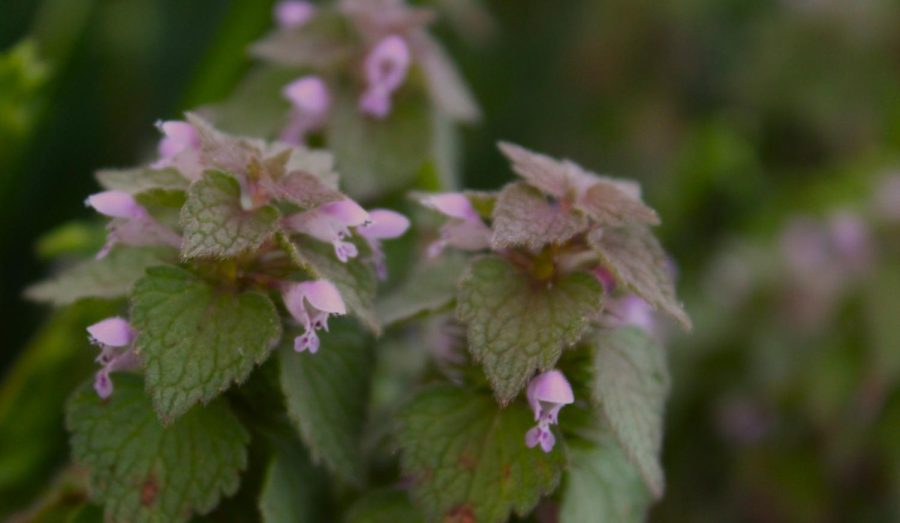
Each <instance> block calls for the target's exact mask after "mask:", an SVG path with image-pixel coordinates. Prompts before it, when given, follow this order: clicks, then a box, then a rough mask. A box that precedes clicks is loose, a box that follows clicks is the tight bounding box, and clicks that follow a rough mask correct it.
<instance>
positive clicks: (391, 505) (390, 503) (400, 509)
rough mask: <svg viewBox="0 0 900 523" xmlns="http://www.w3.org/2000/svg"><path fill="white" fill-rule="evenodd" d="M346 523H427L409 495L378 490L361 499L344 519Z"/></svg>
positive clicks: (392, 490)
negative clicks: (411, 501)
mask: <svg viewBox="0 0 900 523" xmlns="http://www.w3.org/2000/svg"><path fill="white" fill-rule="evenodd" d="M344 521H345V522H346V523H425V518H423V517H422V515H421V514H419V511H418V510H416V507H414V506H413V505H412V503H410V500H409V495H407V493H406V492H404V491H402V490H398V489H382V490H376V491H374V492H371V493H369V494H366V495H365V496H364V497H362V498H360V499H359V500H357V501H356V503H354V504H353V506H351V507H350V509H349V510H348V511H347V515H346V516H345V517H344Z"/></svg>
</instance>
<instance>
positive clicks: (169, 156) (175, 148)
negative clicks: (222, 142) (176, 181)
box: [150, 120, 203, 180]
mask: <svg viewBox="0 0 900 523" xmlns="http://www.w3.org/2000/svg"><path fill="white" fill-rule="evenodd" d="M156 126H157V128H159V130H160V132H161V133H163V138H162V139H161V140H160V141H159V146H158V152H159V160H157V161H156V162H154V163H153V164H151V165H150V167H152V168H154V169H166V168H169V167H172V168H174V169H177V170H178V171H179V172H181V174H182V175H184V177H185V178H187V179H189V180H197V179H199V178H200V175H201V174H202V173H203V166H202V165H201V163H200V135H199V134H198V133H197V130H196V129H194V127H193V126H192V125H191V124H189V123H187V122H180V121H177V120H169V121H166V122H157V123H156Z"/></svg>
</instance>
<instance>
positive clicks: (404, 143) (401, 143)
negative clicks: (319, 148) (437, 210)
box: [326, 89, 432, 200]
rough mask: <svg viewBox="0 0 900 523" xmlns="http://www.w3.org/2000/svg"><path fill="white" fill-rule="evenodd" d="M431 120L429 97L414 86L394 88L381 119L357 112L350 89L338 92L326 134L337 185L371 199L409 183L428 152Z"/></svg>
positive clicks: (428, 154)
mask: <svg viewBox="0 0 900 523" xmlns="http://www.w3.org/2000/svg"><path fill="white" fill-rule="evenodd" d="M431 125H432V122H431V118H430V114H429V105H428V101H427V100H426V99H425V97H424V95H423V93H421V92H418V91H416V90H414V89H403V90H401V91H400V92H399V93H397V95H396V96H395V97H394V107H393V108H392V110H391V113H390V114H389V115H388V116H387V117H386V118H385V119H383V120H379V119H375V118H372V117H369V116H366V115H364V114H362V113H361V112H360V110H359V104H358V101H357V99H356V97H355V96H354V95H353V94H352V93H351V92H347V91H344V92H339V93H337V94H336V96H335V100H334V106H333V108H332V114H331V118H330V119H329V122H328V128H327V130H326V135H327V140H328V148H329V149H331V151H332V152H334V155H335V158H336V159H337V167H338V172H340V173H341V186H342V189H343V190H344V191H346V192H347V194H349V195H350V196H352V197H353V198H355V199H359V200H370V199H373V198H376V197H378V196H381V195H384V194H387V193H390V192H392V191H396V190H398V189H402V188H407V187H409V186H410V184H411V183H412V182H413V181H414V180H415V179H416V175H417V174H418V172H419V170H420V169H421V168H422V166H424V165H425V164H426V162H427V161H428V159H429V156H430V154H431V136H432V127H431Z"/></svg>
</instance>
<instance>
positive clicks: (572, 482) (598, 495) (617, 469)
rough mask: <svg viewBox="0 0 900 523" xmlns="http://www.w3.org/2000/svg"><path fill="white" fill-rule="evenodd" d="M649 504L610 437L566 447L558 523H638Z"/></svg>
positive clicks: (643, 517) (616, 444)
mask: <svg viewBox="0 0 900 523" xmlns="http://www.w3.org/2000/svg"><path fill="white" fill-rule="evenodd" d="M650 502H651V498H650V494H649V493H648V492H647V487H645V486H644V483H643V480H642V479H641V477H640V475H639V474H638V473H637V471H635V469H634V467H633V466H632V465H631V463H630V462H629V461H628V459H627V458H626V457H625V454H624V453H623V452H622V448H621V447H620V446H619V444H618V442H617V441H616V440H615V438H614V437H613V436H612V435H611V434H609V433H604V434H603V435H602V436H601V437H600V439H599V441H597V442H596V443H584V442H581V443H579V444H574V443H573V444H571V445H570V446H569V470H568V474H566V479H565V482H564V484H563V489H562V501H561V503H560V507H559V520H560V523H582V522H584V521H597V522H600V523H605V522H610V523H640V522H642V521H644V520H645V516H646V512H647V508H648V507H649V505H650Z"/></svg>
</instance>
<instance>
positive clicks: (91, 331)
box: [87, 316, 140, 399]
mask: <svg viewBox="0 0 900 523" xmlns="http://www.w3.org/2000/svg"><path fill="white" fill-rule="evenodd" d="M87 331H88V335H89V338H90V340H91V343H93V344H94V345H97V346H98V347H100V354H99V355H98V356H97V358H96V360H95V361H96V362H97V363H99V364H100V365H102V368H101V369H100V370H99V371H97V374H96V375H95V376H94V390H96V391H97V395H98V396H100V397H101V398H104V399H105V398H108V397H109V396H110V395H111V394H112V393H113V383H112V380H111V379H110V377H109V374H110V373H111V372H115V371H120V370H131V369H136V368H138V367H139V366H140V359H139V358H138V356H137V354H135V352H134V349H133V344H134V339H135V338H136V337H137V332H136V331H135V330H134V329H133V328H132V327H131V325H130V324H129V323H128V322H127V321H125V320H124V319H122V318H119V317H118V316H114V317H112V318H107V319H105V320H102V321H100V322H97V323H95V324H93V325H91V326H90V327H88V328H87Z"/></svg>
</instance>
